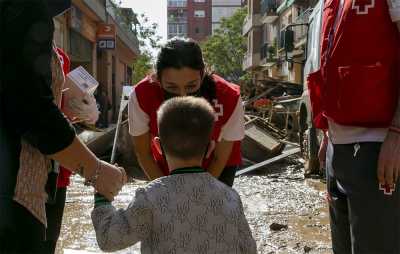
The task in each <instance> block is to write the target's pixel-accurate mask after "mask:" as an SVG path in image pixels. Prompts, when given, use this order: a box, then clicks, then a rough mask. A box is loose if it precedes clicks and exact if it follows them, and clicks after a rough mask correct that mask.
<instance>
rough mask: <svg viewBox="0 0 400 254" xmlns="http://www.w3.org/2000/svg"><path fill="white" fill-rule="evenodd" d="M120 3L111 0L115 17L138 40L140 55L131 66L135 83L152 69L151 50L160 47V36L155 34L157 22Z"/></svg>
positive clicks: (152, 58)
mask: <svg viewBox="0 0 400 254" xmlns="http://www.w3.org/2000/svg"><path fill="white" fill-rule="evenodd" d="M120 4H121V1H117V0H112V7H113V8H114V12H115V13H116V17H117V18H118V20H119V21H120V22H121V23H122V25H123V26H124V27H126V28H128V29H129V30H131V31H132V32H134V33H135V34H136V37H137V39H138V41H139V49H140V55H139V56H138V58H137V59H136V61H135V62H134V63H133V66H132V68H133V74H132V75H133V77H132V80H133V82H134V83H135V84H136V83H137V82H138V81H140V80H142V79H143V78H144V77H145V76H146V75H148V74H149V73H150V72H151V71H152V68H153V63H154V57H153V55H152V53H151V52H152V51H154V50H155V49H158V48H159V47H160V44H159V42H160V41H161V38H162V37H161V36H159V35H158V34H157V29H158V24H157V23H150V20H149V18H148V17H147V16H146V15H145V14H137V13H134V12H133V11H131V9H129V10H128V9H127V8H120V7H119V6H120Z"/></svg>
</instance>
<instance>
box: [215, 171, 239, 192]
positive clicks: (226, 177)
mask: <svg viewBox="0 0 400 254" xmlns="http://www.w3.org/2000/svg"><path fill="white" fill-rule="evenodd" d="M238 168H239V166H228V167H225V168H224V170H223V171H222V173H221V175H220V176H219V177H218V180H220V181H221V182H223V183H225V184H226V185H228V186H229V187H232V186H233V182H234V181H235V174H236V171H237V170H238Z"/></svg>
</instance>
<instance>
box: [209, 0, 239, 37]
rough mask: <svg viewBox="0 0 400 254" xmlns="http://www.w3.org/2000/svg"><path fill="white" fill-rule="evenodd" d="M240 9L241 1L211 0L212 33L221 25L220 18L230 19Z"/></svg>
mask: <svg viewBox="0 0 400 254" xmlns="http://www.w3.org/2000/svg"><path fill="white" fill-rule="evenodd" d="M241 7H242V0H212V4H211V9H212V11H211V22H212V29H211V30H212V33H214V31H215V29H217V28H218V27H219V26H220V25H221V20H222V18H229V17H231V16H232V15H233V14H234V13H235V12H236V11H237V10H238V9H239V8H241Z"/></svg>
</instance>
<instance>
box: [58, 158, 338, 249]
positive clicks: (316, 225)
mask: <svg viewBox="0 0 400 254" xmlns="http://www.w3.org/2000/svg"><path fill="white" fill-rule="evenodd" d="M303 174H304V169H303V167H302V164H301V162H300V160H299V159H298V158H297V157H295V156H293V157H290V158H288V159H286V160H283V161H281V162H277V163H275V164H273V165H271V166H268V167H267V168H264V169H263V170H259V171H257V172H254V173H252V174H247V175H244V176H240V177H238V178H236V180H235V184H234V188H235V189H236V190H237V191H238V192H239V194H240V195H241V197H242V201H243V205H244V208H245V213H246V216H247V218H248V221H249V224H250V227H251V229H252V232H253V236H254V238H255V239H256V241H257V248H258V252H259V253H262V254H264V253H265V254H272V253H282V254H283V253H331V247H330V239H329V238H330V233H329V218H328V210H327V205H326V202H325V184H324V183H323V181H321V179H304V176H303ZM144 184H146V182H144V181H134V182H132V183H129V184H128V185H127V186H125V187H124V188H123V190H122V192H121V194H120V195H119V196H118V197H117V198H116V201H115V202H114V203H115V205H116V206H117V207H125V206H127V205H128V203H129V202H130V200H131V194H132V193H134V190H135V189H136V188H137V187H138V186H141V185H144ZM82 190H83V191H82ZM92 207H93V198H92V190H91V189H89V188H87V187H84V186H83V182H82V179H80V178H79V177H75V178H73V183H72V186H71V187H70V188H69V191H68V196H67V204H66V208H65V215H64V220H63V227H62V232H61V237H60V240H59V243H58V247H57V253H58V254H61V253H66V254H75V253H76V254H78V253H79V254H80V253H98V252H100V251H99V249H98V247H97V244H96V240H95V234H94V231H93V227H92V225H91V221H90V212H91V210H92ZM139 248H140V246H139V245H135V246H133V247H131V248H129V249H127V250H124V251H121V252H118V253H135V254H136V253H140V252H139Z"/></svg>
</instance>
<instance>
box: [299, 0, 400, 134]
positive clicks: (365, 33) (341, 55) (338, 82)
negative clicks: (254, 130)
mask: <svg viewBox="0 0 400 254" xmlns="http://www.w3.org/2000/svg"><path fill="white" fill-rule="evenodd" d="M339 6H340V0H326V1H325V6H324V10H323V21H322V34H321V36H322V37H321V68H320V70H318V71H317V72H314V73H311V74H310V75H309V76H308V78H307V82H308V87H309V93H310V99H311V105H312V110H313V120H314V124H315V126H316V127H317V128H321V129H327V127H328V125H327V119H326V118H327V117H328V118H330V119H332V120H333V121H335V122H336V123H338V124H341V125H347V126H360V127H369V128H374V127H388V126H389V125H390V124H391V121H392V120H393V117H394V113H395V110H396V107H397V101H398V97H399V96H398V93H399V87H400V36H399V31H398V30H397V27H396V25H395V23H393V22H392V20H391V18H390V14H389V8H388V5H387V1H386V0H344V7H343V13H342V16H339V17H338V19H337V23H336V25H335V20H336V15H337V13H338V9H339Z"/></svg>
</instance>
